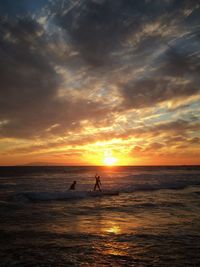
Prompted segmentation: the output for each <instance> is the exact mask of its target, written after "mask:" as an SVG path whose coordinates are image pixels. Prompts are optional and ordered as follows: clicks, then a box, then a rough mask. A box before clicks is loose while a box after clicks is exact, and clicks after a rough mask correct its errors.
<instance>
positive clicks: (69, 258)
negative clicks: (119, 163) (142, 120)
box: [0, 166, 200, 267]
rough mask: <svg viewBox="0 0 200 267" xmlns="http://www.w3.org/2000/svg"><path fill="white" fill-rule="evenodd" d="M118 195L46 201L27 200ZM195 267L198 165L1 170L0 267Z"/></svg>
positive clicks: (199, 251) (198, 258) (199, 229)
mask: <svg viewBox="0 0 200 267" xmlns="http://www.w3.org/2000/svg"><path fill="white" fill-rule="evenodd" d="M95 174H98V175H100V176H101V183H102V190H110V191H111V192H112V191H113V192H116V191H117V192H119V194H118V195H112V196H109V195H102V196H96V197H91V196H90V197H89V196H86V197H82V198H77V199H65V200H60V201H58V200H54V199H50V200H48V201H44V200H43V201H42V200H41V201H40V200H37V201H33V200H31V199H28V198H26V197H25V196H26V194H27V193H40V194H41V195H42V194H44V193H52V192H56V193H57V194H58V195H59V194H61V193H62V192H65V191H67V190H68V188H69V186H70V184H71V183H72V182H73V181H77V188H76V191H90V190H93V187H94V183H95V178H94V176H95ZM14 266H15V267H61V266H62V267H64V266H65V267H66V266H70V267H75V266H77V267H78V266H88V267H89V266H90V267H99V266H113V267H118V266H137V267H144V266H149V267H150V266H155V267H162V266H166V267H171V266H172V267H173V266H174V267H179V266H180V267H187V266H192V267H198V266H200V166H171V167H170V166H163V167H159V166H157V167H156V166H154V167H150V166H146V167H145V166H138V167H137V166H133V167H130V166H128V167H125V166H124V167H114V166H113V167H103V166H101V167H77V166H72V167H68V166H67V167H64V166H62V167H58V166H46V167H45V166H44V167H41V166H40V167H31V166H24V167H0V267H14Z"/></svg>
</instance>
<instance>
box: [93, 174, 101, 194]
mask: <svg viewBox="0 0 200 267" xmlns="http://www.w3.org/2000/svg"><path fill="white" fill-rule="evenodd" d="M100 186H101V180H100V176H99V175H97V174H95V185H94V191H96V188H98V189H99V191H101V187H100Z"/></svg>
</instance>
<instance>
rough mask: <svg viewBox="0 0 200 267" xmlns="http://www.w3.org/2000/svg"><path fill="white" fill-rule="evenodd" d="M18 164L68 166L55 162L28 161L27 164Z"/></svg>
mask: <svg viewBox="0 0 200 267" xmlns="http://www.w3.org/2000/svg"><path fill="white" fill-rule="evenodd" d="M70 165H71V164H70ZM18 166H69V164H66V163H55V162H30V163H27V164H20V165H18Z"/></svg>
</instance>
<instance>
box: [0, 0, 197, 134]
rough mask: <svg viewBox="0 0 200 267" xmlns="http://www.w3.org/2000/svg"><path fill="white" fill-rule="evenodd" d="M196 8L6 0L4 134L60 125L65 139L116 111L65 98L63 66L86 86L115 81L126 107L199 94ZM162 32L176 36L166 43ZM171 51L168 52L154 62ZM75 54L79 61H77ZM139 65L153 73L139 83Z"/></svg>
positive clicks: (0, 45)
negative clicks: (62, 92) (155, 26)
mask: <svg viewBox="0 0 200 267" xmlns="http://www.w3.org/2000/svg"><path fill="white" fill-rule="evenodd" d="M45 5H46V6H45ZM196 6H197V2H196V1H189V0H187V1H186V0H185V1H178V0H172V1H169V0H168V1H167V0H166V1H158V0H155V1H151V0H136V1H130V0H119V1H116V0H82V1H28V0H27V1H26V0H23V1H22V0H21V1H17V4H16V3H15V1H11V0H9V1H1V7H2V8H1V11H0V15H1V19H0V61H1V65H0V121H3V122H4V123H3V124H0V135H1V136H12V137H26V138H29V137H32V136H40V135H42V134H44V133H46V131H45V130H46V129H48V128H49V127H51V126H52V125H55V124H58V126H57V127H56V128H55V129H54V131H55V132H56V133H57V134H58V135H59V134H63V132H65V131H66V130H67V129H70V128H73V127H74V128H75V127H77V128H78V127H79V125H80V120H82V119H91V120H93V119H94V118H95V119H96V120H98V119H102V117H106V116H107V115H108V114H110V113H111V112H112V107H109V106H108V105H107V106H106V104H104V103H103V102H101V101H99V102H97V101H95V97H94V101H92V100H91V99H90V100H87V98H85V99H76V100H73V101H72V99H71V98H70V97H66V98H63V99H61V98H58V91H59V88H61V87H62V86H63V77H62V75H61V74H60V73H59V72H57V71H56V67H60V68H66V69H67V68H69V69H70V68H71V69H73V71H74V72H76V71H77V72H78V71H80V69H81V71H82V72H83V73H84V75H83V76H82V77H83V78H82V80H81V79H80V80H78V83H79V88H82V85H81V83H84V80H85V79H86V77H90V76H91V77H93V76H95V75H96V76H95V77H97V79H99V78H100V79H102V80H103V79H105V81H106V79H108V80H109V77H110V76H111V78H110V80H109V83H110V84H111V85H112V84H114V85H115V84H117V85H119V93H120V95H121V96H122V98H123V103H122V108H123V109H129V108H138V109H139V108H144V107H150V106H152V105H155V104H156V103H159V102H162V101H165V100H170V99H173V98H174V97H175V98H177V97H188V96H191V95H195V94H197V93H198V88H199V87H198V84H199V77H198V76H199V75H198V73H199V70H200V67H199V60H198V59H199V44H200V38H199V36H200V35H199V28H198V23H199V16H198V15H199V10H200V8H199V7H196ZM42 7H44V10H45V11H46V13H41V14H43V16H44V17H45V16H46V17H45V19H46V22H43V23H39V22H38V21H39V20H38V18H39V17H40V16H39V15H38V17H37V16H36V14H35V13H34V12H36V11H38V9H41V8H42ZM183 10H185V12H186V13H187V12H189V13H188V15H187V16H184V15H183ZM30 13H32V16H31V15H30ZM25 14H26V16H25ZM28 14H29V15H28ZM14 15H15V16H14ZM154 23H158V24H159V27H158V29H157V30H155V31H157V32H156V33H155V32H153V33H152V32H151V31H150V30H145V29H148V27H147V26H148V25H151V24H154ZM55 27H56V28H55ZM160 27H165V28H164V29H166V31H167V29H168V30H169V32H170V31H171V32H172V33H169V34H168V35H166V36H167V37H166V36H164V37H163V32H162V31H159V28H160ZM174 27H175V28H176V27H177V28H178V30H177V31H176V34H177V33H178V32H179V29H182V28H184V29H185V31H186V32H187V35H186V34H184V33H183V37H182V38H176V37H174V32H173V30H174ZM188 32H189V33H188ZM181 34H182V33H181ZM136 37H137V38H136ZM177 39H178V40H177ZM61 46H62V47H64V48H63V50H62V49H60V47H61ZM163 46H164V47H165V49H164V51H162V52H161V53H159V55H157V56H155V57H154V58H153V59H151V60H150V59H149V58H151V55H152V54H154V52H157V50H159V49H160V48H162V47H163ZM52 47H53V48H52ZM71 51H72V52H74V56H69V55H70V52H71ZM72 54H73V53H72ZM149 60H150V61H151V62H150V63H149ZM139 67H144V69H149V70H148V71H146V70H145V71H144V72H143V73H142V74H141V75H139V76H137V77H136V78H134V79H133V78H131V71H132V70H136V71H137V68H139ZM88 69H89V70H88ZM121 69H123V70H124V69H125V71H124V72H123V71H121ZM102 70H105V71H104V72H103V71H102ZM112 71H116V76H115V77H116V79H114V78H112V77H113V76H112V75H111V72H112ZM125 72H126V73H125ZM98 73H101V74H102V73H103V74H104V75H99V76H98ZM128 73H130V75H129V78H126V77H125V79H124V80H125V82H123V83H118V81H117V78H118V77H120V76H122V75H123V74H128ZM178 78H179V79H180V78H182V79H185V81H186V83H184V84H183V85H182V84H181V83H180V81H177V80H176V79H178ZM76 82H77V80H76V75H74V83H76ZM94 86H95V84H94ZM108 88H109V86H108ZM67 90H68V88H66V96H68V91H67ZM78 90H79V89H78ZM80 90H81V89H80ZM117 109H118V110H120V107H119V106H117ZM117 109H116V110H117ZM97 125H98V124H97Z"/></svg>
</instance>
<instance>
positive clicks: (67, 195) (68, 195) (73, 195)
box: [22, 190, 119, 201]
mask: <svg viewBox="0 0 200 267" xmlns="http://www.w3.org/2000/svg"><path fill="white" fill-rule="evenodd" d="M22 195H23V197H26V198H27V199H29V200H33V201H50V200H67V199H80V198H87V197H103V196H116V195H119V192H118V191H112V190H103V191H72V190H71V191H65V192H24V193H22Z"/></svg>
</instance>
